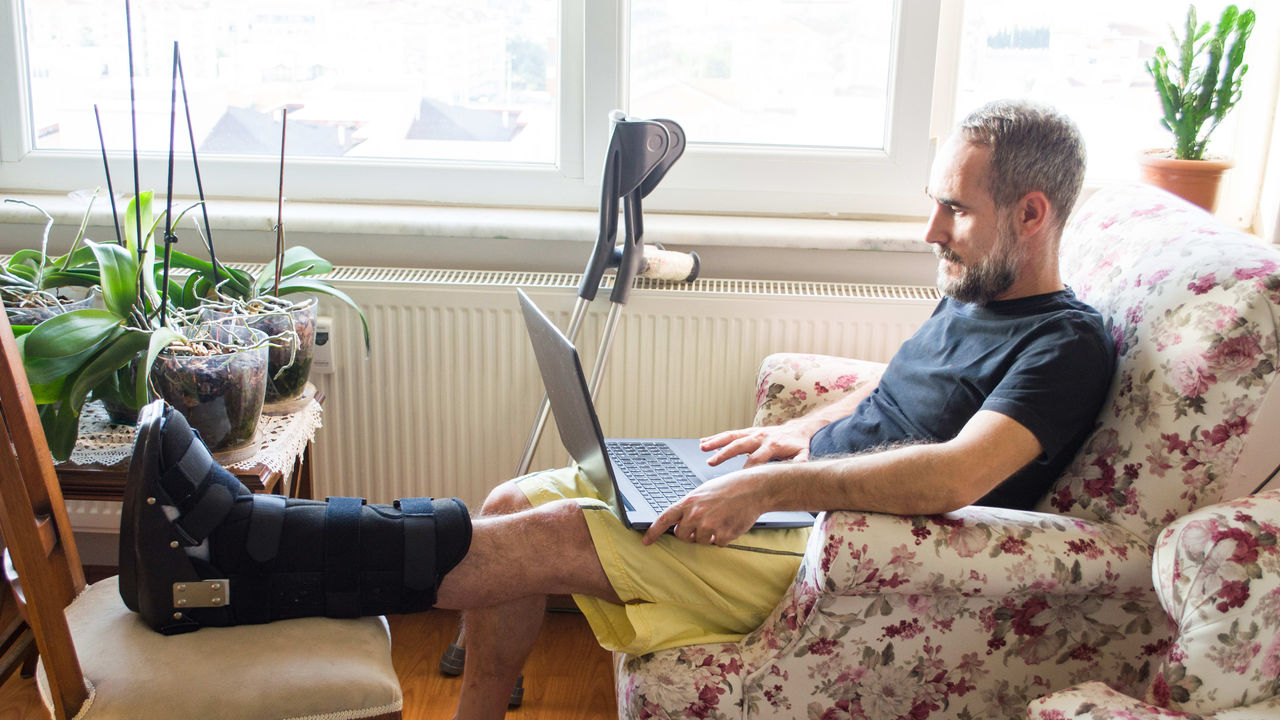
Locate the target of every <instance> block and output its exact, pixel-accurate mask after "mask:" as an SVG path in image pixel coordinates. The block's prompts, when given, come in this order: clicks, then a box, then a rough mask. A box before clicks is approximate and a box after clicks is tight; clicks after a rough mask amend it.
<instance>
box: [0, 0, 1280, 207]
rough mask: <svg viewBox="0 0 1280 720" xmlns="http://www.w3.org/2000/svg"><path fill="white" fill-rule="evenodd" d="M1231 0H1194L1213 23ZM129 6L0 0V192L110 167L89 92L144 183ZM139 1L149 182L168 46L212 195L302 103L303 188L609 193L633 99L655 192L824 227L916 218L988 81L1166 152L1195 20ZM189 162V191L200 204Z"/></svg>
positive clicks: (272, 142)
mask: <svg viewBox="0 0 1280 720" xmlns="http://www.w3.org/2000/svg"><path fill="white" fill-rule="evenodd" d="M1224 4H1225V0H1205V1H1204V2H1201V3H1198V6H1199V8H1200V11H1201V15H1202V19H1207V20H1216V19H1217V16H1218V14H1219V13H1220V11H1221V7H1222V6H1223V5H1224ZM1238 4H1241V5H1242V6H1253V5H1257V4H1258V3H1257V2H1256V0H1253V1H1246V2H1240V3H1238ZM121 5H122V3H119V2H114V3H103V2H99V1H98V0H26V2H23V1H22V0H0V48H5V50H6V52H4V53H3V54H0V187H4V188H11V189H29V190H51V191H66V190H69V189H73V188H91V187H93V186H95V185H100V184H102V182H103V181H102V167H101V160H100V158H99V156H98V143H97V131H96V127H95V125H94V121H93V105H94V104H95V103H96V104H97V105H98V106H99V108H100V111H101V113H102V121H103V126H104V133H105V135H106V141H107V145H108V147H109V149H110V151H111V158H112V159H111V164H112V170H113V178H121V179H123V178H126V177H129V176H131V168H130V167H129V160H128V158H129V147H130V140H129V135H128V131H129V128H128V123H127V120H128V99H129V93H128V67H127V60H128V58H127V53H126V52H125V43H124V40H125V23H124V14H123V8H122V7H121ZM132 6H133V17H134V24H133V29H134V39H135V67H136V70H137V80H136V83H137V93H138V107H139V118H138V119H139V138H138V140H139V146H140V148H141V149H142V150H143V169H142V172H143V183H144V185H145V186H146V187H152V188H155V187H160V186H162V184H163V182H164V179H165V163H164V159H165V150H166V146H167V143H168V109H169V108H168V101H169V83H170V68H171V65H170V60H171V54H172V42H173V41H174V40H178V41H180V43H181V50H182V59H183V63H184V71H185V76H186V81H187V89H188V91H190V93H191V110H192V121H193V124H194V126H195V132H196V135H197V145H198V147H199V148H200V151H201V171H202V173H203V175H204V185H205V187H206V189H208V191H209V192H210V194H212V195H215V196H219V195H220V196H234V197H258V198H274V196H275V192H276V189H277V182H278V177H277V175H276V171H275V164H276V162H278V155H277V153H278V148H279V146H278V136H279V128H280V113H281V110H282V109H284V108H288V110H289V127H290V132H289V152H288V155H289V158H290V160H289V165H288V169H287V180H286V193H287V195H288V196H289V197H290V198H291V199H294V200H306V199H309V200H327V199H341V200H357V201H389V202H397V201H407V202H431V203H450V204H469V205H498V206H502V205H505V206H524V207H571V208H594V207H595V206H596V205H597V203H598V201H599V182H600V171H601V168H602V165H603V159H604V151H605V148H606V147H607V144H608V140H609V137H608V133H609V128H610V126H609V122H608V116H609V112H610V111H611V110H613V109H614V108H622V109H623V110H625V111H626V112H628V113H629V114H630V115H631V116H633V117H642V118H643V117H665V118H670V119H673V120H675V121H677V122H679V123H680V124H681V125H682V126H683V127H684V129H685V132H686V135H687V139H688V142H689V145H688V149H687V150H686V152H685V155H684V157H683V158H682V159H681V160H680V162H679V163H677V164H676V165H675V167H674V168H673V169H672V171H671V172H670V173H669V174H668V175H667V177H666V178H665V179H664V180H663V183H662V185H661V186H660V187H659V188H658V189H657V190H656V191H655V192H654V193H653V195H652V196H650V198H648V199H647V200H646V207H647V208H648V209H651V210H677V211H691V212H720V213H747V214H789V215H816V216H824V217H827V216H837V215H838V216H868V215H875V216H917V217H918V216H920V215H922V214H924V213H925V212H926V211H927V208H928V205H927V203H926V202H925V201H924V197H923V194H922V192H921V190H922V188H923V187H924V185H925V184H926V182H927V176H928V165H929V161H930V158H931V144H930V138H931V137H934V136H936V135H938V134H941V133H943V132H945V131H946V128H947V127H948V126H949V125H950V123H951V122H952V120H953V119H955V118H957V117H959V116H961V115H963V114H964V113H965V112H967V111H968V110H969V109H971V108H973V107H975V106H977V105H979V104H981V102H983V101H985V100H987V99H991V98H996V97H1009V96H1025V97H1032V98H1035V99H1039V100H1042V101H1045V102H1049V103H1052V104H1054V105H1056V106H1058V107H1059V108H1060V109H1062V110H1064V111H1066V112H1067V113H1068V114H1070V115H1071V116H1072V117H1074V118H1075V119H1076V120H1077V122H1078V123H1079V124H1080V126H1081V129H1082V130H1083V131H1084V133H1085V136H1086V139H1087V141H1088V144H1089V149H1090V168H1089V182H1091V183H1095V184H1096V183H1100V182H1110V181H1113V180H1116V179H1128V178H1133V177H1135V175H1136V162H1135V161H1134V160H1133V157H1134V155H1135V153H1136V152H1137V151H1138V150H1140V149H1141V148H1144V147H1151V146H1163V145H1165V144H1167V138H1166V135H1165V131H1164V130H1163V129H1162V128H1161V127H1160V126H1159V124H1158V112H1157V109H1156V102H1157V101H1156V96H1155V92H1154V90H1153V89H1152V86H1151V80H1150V78H1149V77H1148V76H1147V74H1146V71H1145V69H1144V63H1145V61H1146V59H1147V58H1148V57H1149V56H1150V55H1151V53H1152V51H1153V50H1154V48H1155V46H1156V45H1158V44H1167V43H1168V41H1169V40H1168V30H1169V27H1170V26H1171V25H1174V26H1180V25H1181V23H1182V20H1183V17H1184V16H1185V12H1186V10H1185V7H1186V6H1185V5H1182V4H1170V3H1167V2H1161V0H1138V1H1136V2H1131V3H1116V2H1111V1H1110V0H1077V1H1076V2H1073V3H1070V4H1059V5H1054V4H1044V3H1024V2H1021V1H1020V0H990V1H987V0H983V2H977V1H976V0H972V1H970V2H967V3H961V2H945V3H944V2H942V0H379V1H378V2H357V3H353V2H344V1H343V0H168V1H165V0H133V3H132ZM1264 9H1265V8H1264ZM1276 15H1277V14H1276V13H1266V12H1264V13H1262V14H1261V16H1260V17H1259V24H1258V27H1257V28H1256V29H1255V31H1254V38H1253V40H1252V42H1251V43H1250V47H1249V55H1248V58H1247V60H1248V62H1249V63H1250V66H1251V70H1250V73H1249V75H1248V77H1247V78H1246V81H1245V93H1244V100H1243V101H1242V102H1241V105H1240V106H1239V108H1238V110H1237V111H1236V112H1235V113H1234V114H1233V116H1232V117H1231V118H1230V119H1229V120H1228V123H1226V124H1224V126H1223V127H1222V128H1220V129H1219V130H1218V131H1217V133H1216V135H1215V141H1214V143H1213V144H1212V145H1211V150H1216V151H1217V152H1219V153H1221V154H1224V155H1228V156H1230V157H1233V158H1234V159H1235V161H1236V169H1235V170H1234V171H1233V172H1232V173H1231V174H1230V175H1229V176H1228V182H1229V183H1232V184H1231V185H1229V186H1228V187H1227V188H1226V189H1225V190H1224V192H1223V193H1222V196H1223V201H1224V205H1225V206H1226V207H1224V208H1223V211H1224V212H1225V213H1226V214H1228V215H1230V216H1233V219H1235V220H1237V221H1238V222H1240V223H1242V224H1247V223H1248V222H1249V221H1250V220H1251V218H1252V216H1253V213H1254V208H1255V206H1256V204H1257V198H1258V187H1259V185H1260V184H1261V177H1262V174H1263V167H1262V158H1263V156H1264V153H1262V152H1259V151H1258V149H1259V148H1265V147H1266V143H1267V141H1268V138H1269V137H1270V133H1271V130H1272V123H1271V118H1272V116H1273V112H1274V101H1273V100H1272V98H1273V97H1274V96H1275V93H1276V92H1277V85H1276V76H1277V65H1278V64H1280V59H1278V57H1277V56H1276V55H1275V53H1268V52H1265V48H1267V47H1268V46H1269V43H1270V42H1272V41H1274V40H1275V39H1276V36H1277V35H1280V31H1278V30H1277V28H1280V17H1277V16H1276ZM10 49H11V50H12V51H9V50H10ZM935 69H936V70H937V71H936V72H935ZM184 132H185V127H182V126H181V125H180V131H179V138H178V142H177V145H178V148H179V152H180V153H182V152H185V148H186V146H187V143H186V142H185V139H186V138H185V136H184V135H183V134H182V133H184ZM179 165H180V168H181V170H180V172H179V176H178V178H177V184H178V188H179V191H180V192H182V193H184V194H194V192H195V188H194V181H193V179H192V177H190V171H189V168H188V166H187V165H186V164H183V163H180V164H179ZM120 185H121V183H120V181H119V180H117V188H118V189H119V187H120ZM127 191H128V192H131V188H127Z"/></svg>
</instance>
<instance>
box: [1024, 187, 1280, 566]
mask: <svg viewBox="0 0 1280 720" xmlns="http://www.w3.org/2000/svg"><path fill="white" fill-rule="evenodd" d="M1062 274H1063V279H1064V281H1065V282H1066V283H1067V284H1068V285H1070V286H1071V287H1072V288H1073V289H1074V290H1075V291H1076V294H1077V295H1079V296H1080V298H1081V299H1083V300H1084V301H1085V302H1088V303H1090V304H1091V305H1093V306H1094V307H1095V308H1097V309H1098V310H1099V311H1100V312H1101V313H1102V315H1103V318H1104V319H1105V320H1106V322H1107V323H1108V325H1109V327H1110V329H1111V334H1112V337H1113V338H1114V339H1115V341H1116V346H1117V352H1118V354H1119V362H1118V372H1117V374H1116V379H1115V382H1114V384H1113V385H1112V388H1111V394H1110V396H1109V397H1108V399H1107V403H1106V405H1105V406H1104V410H1103V413H1102V417H1101V418H1100V423H1101V427H1100V428H1099V429H1098V430H1097V431H1096V432H1095V433H1094V435H1093V437H1091V438H1090V439H1089V441H1088V442H1087V444H1086V445H1085V447H1084V450H1083V452H1081V453H1080V454H1079V455H1078V456H1077V457H1076V459H1075V461H1074V462H1073V463H1072V464H1071V466H1070V467H1069V468H1068V469H1067V471H1066V473H1064V475H1063V476H1062V478H1061V479H1060V480H1059V481H1058V483H1057V484H1056V485H1055V486H1054V490H1053V492H1051V493H1050V494H1049V495H1048V496H1047V497H1046V498H1045V500H1044V501H1043V502H1042V503H1041V505H1040V506H1039V507H1038V509H1040V510H1043V511H1045V512H1058V513H1065V514H1068V515H1075V516H1078V517H1087V518H1092V519H1095V520H1103V521H1109V522H1114V523H1116V524H1118V525H1120V526H1122V527H1124V528H1127V529H1128V530H1130V531H1131V532H1133V533H1135V534H1137V535H1138V536H1139V537H1142V538H1145V539H1146V540H1147V541H1148V542H1154V541H1155V538H1156V535H1158V534H1159V532H1160V530H1161V529H1162V528H1164V526H1165V525H1168V524H1169V523H1170V522H1172V521H1173V520H1174V519H1176V518H1178V517H1181V516H1183V515H1186V514H1187V513H1189V512H1191V511H1192V510H1195V509H1196V508H1199V507H1202V506H1204V505H1209V504H1212V503H1216V502H1219V501H1221V500H1224V499H1230V498H1234V497H1238V496H1240V495H1241V494H1243V493H1246V492H1250V491H1252V490H1253V489H1254V488H1256V487H1257V486H1258V482H1259V478H1253V477H1238V476H1236V475H1235V474H1234V472H1233V471H1234V469H1235V463H1236V462H1237V461H1238V460H1239V458H1240V456H1241V453H1242V452H1243V451H1244V449H1245V445H1246V442H1247V440H1248V438H1249V431H1250V430H1251V429H1252V427H1253V425H1254V424H1255V423H1256V422H1257V420H1258V409H1259V406H1260V404H1261V402H1262V399H1263V398H1264V397H1265V396H1266V394H1267V391H1268V390H1270V388H1271V385H1272V384H1273V383H1274V382H1275V380H1276V376H1277V375H1276V367H1277V364H1280V358H1278V357H1277V332H1276V327H1277V322H1280V320H1278V319H1277V318H1278V313H1277V306H1278V305H1280V254H1278V253H1277V252H1276V250H1275V248H1273V247H1271V246H1268V245H1264V244H1263V243H1262V242H1260V241H1258V240H1257V239H1256V238H1253V237H1250V236H1247V235H1244V234H1241V233H1238V232H1235V231H1234V230H1231V229H1230V228H1227V227H1226V226H1223V225H1220V224H1218V223H1217V222H1214V221H1213V220H1212V219H1211V218H1210V217H1209V216H1208V215H1206V214H1205V213H1204V212H1203V211H1201V210H1200V209H1199V208H1197V207H1195V206H1192V205H1190V204H1189V203H1186V202H1184V201H1182V200H1181V199H1179V198H1176V197H1174V196H1173V195H1170V194H1168V193H1165V192H1164V191H1162V190H1157V189H1155V188H1152V187H1148V186H1142V185H1135V186H1132V187H1124V188H1114V189H1112V190H1111V191H1103V192H1099V193H1098V194H1097V195H1095V196H1094V197H1093V198H1091V199H1090V201H1089V202H1088V203H1087V204H1086V206H1085V207H1083V208H1081V211H1080V213H1079V215H1078V216H1077V217H1076V218H1075V219H1074V220H1073V222H1072V224H1071V227H1070V229H1069V230H1068V232H1067V235H1066V236H1065V237H1064V240H1063V243H1062ZM1260 441H1261V442H1264V443H1272V442H1274V439H1273V438H1261V439H1260Z"/></svg>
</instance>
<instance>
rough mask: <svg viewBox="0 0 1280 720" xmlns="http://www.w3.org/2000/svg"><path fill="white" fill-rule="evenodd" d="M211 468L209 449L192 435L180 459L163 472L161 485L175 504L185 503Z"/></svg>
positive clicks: (203, 480)
mask: <svg viewBox="0 0 1280 720" xmlns="http://www.w3.org/2000/svg"><path fill="white" fill-rule="evenodd" d="M212 468H213V456H212V455H210V454H209V449H208V448H206V447H205V446H204V443H202V442H198V441H197V440H196V438H195V436H194V435H193V436H192V438H191V443H190V444H189V445H187V449H186V451H185V452H183V453H182V457H181V458H179V459H178V462H176V463H174V464H173V466H172V467H170V468H169V469H168V470H167V471H165V473H164V476H163V477H162V478H161V485H163V486H164V489H165V492H166V493H167V494H168V495H169V497H171V498H173V500H174V501H175V502H177V503H179V504H181V503H185V502H187V501H188V500H189V499H190V498H191V496H192V495H193V494H194V493H195V492H196V491H197V490H199V489H200V486H201V485H203V484H204V483H205V482H206V481H207V480H208V479H209V471H210V470H211V469H212Z"/></svg>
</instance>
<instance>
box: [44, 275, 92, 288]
mask: <svg viewBox="0 0 1280 720" xmlns="http://www.w3.org/2000/svg"><path fill="white" fill-rule="evenodd" d="M98 280H99V276H98V273H94V272H81V271H78V270H53V271H51V272H49V273H46V274H45V276H44V286H45V289H46V290H47V289H50V288H60V287H93V286H94V285H97V284H98Z"/></svg>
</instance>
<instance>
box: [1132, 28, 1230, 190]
mask: <svg viewBox="0 0 1280 720" xmlns="http://www.w3.org/2000/svg"><path fill="white" fill-rule="evenodd" d="M1254 22H1255V15H1254V12H1253V10H1245V11H1243V12H1241V11H1240V10H1239V9H1238V8H1237V7H1236V6H1235V5H1228V6H1227V7H1226V8H1225V9H1224V10H1223V11H1222V17H1221V18H1220V19H1219V20H1218V23H1217V25H1216V27H1215V26H1213V25H1212V24H1211V23H1209V22H1204V23H1200V22H1199V21H1198V20H1197V17H1196V8H1195V6H1194V5H1192V6H1191V7H1189V8H1188V9H1187V19H1186V23H1185V25H1184V27H1183V30H1182V35H1181V36H1179V34H1178V32H1177V31H1176V30H1174V31H1172V36H1173V41H1174V44H1173V55H1172V56H1171V55H1170V53H1169V52H1168V51H1166V50H1165V49H1164V47H1158V48H1156V52H1155V56H1154V57H1152V58H1151V60H1150V61H1148V62H1147V72H1148V73H1150V74H1151V77H1152V79H1154V80H1155V87H1156V91H1157V93H1158V94H1159V96H1160V105H1161V111H1162V114H1161V118H1160V124H1161V125H1162V126H1163V127H1164V128H1165V129H1166V130H1168V131H1169V132H1170V133H1172V134H1173V138H1174V145H1173V148H1171V149H1166V150H1155V151H1148V152H1146V153H1144V154H1143V155H1142V156H1141V157H1140V160H1139V162H1140V170H1141V177H1142V179H1143V181H1145V182H1148V183H1151V184H1153V185H1156V186H1158V187H1162V188H1164V189H1166V190H1169V191H1170V192H1173V193H1175V194H1177V195H1180V196H1182V197H1184V198H1186V199H1187V200H1189V201H1191V202H1193V203H1195V204H1197V205H1199V206H1201V207H1203V208H1205V209H1206V210H1209V211H1210V212H1212V211H1213V209H1214V208H1215V206H1216V204H1217V197H1218V185H1219V184H1220V181H1221V178H1222V173H1224V172H1225V171H1226V170H1227V169H1228V168H1230V167H1231V163H1230V162H1229V161H1227V160H1224V159H1220V158H1206V156H1205V147H1206V145H1207V144H1208V141H1209V136H1210V135H1211V134H1212V133H1213V131H1214V130H1215V129H1216V128H1217V127H1218V125H1219V123H1221V122H1222V120H1223V118H1225V117H1226V116H1227V113H1229V112H1230V111H1231V109H1232V108H1233V107H1235V105H1236V103H1237V102H1239V100H1240V86H1241V81H1242V80H1243V78H1244V75H1245V73H1246V72H1247V71H1248V70H1249V66H1248V64H1246V63H1245V62H1244V53H1245V46H1246V45H1247V44H1248V41H1249V35H1250V33H1252V32H1253V26H1254Z"/></svg>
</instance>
